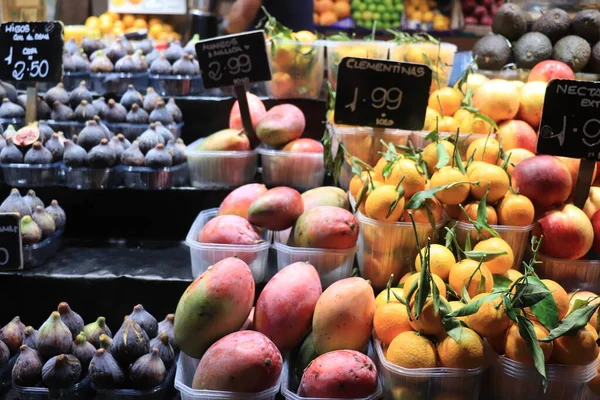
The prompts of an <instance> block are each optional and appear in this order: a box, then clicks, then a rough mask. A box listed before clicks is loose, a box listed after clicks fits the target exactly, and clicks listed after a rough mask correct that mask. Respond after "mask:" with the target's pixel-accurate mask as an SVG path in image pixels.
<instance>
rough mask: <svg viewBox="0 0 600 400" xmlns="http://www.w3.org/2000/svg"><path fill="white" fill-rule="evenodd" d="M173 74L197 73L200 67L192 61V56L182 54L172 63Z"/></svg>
mask: <svg viewBox="0 0 600 400" xmlns="http://www.w3.org/2000/svg"><path fill="white" fill-rule="evenodd" d="M172 73H173V74H174V75H198V74H199V73H200V68H199V67H198V64H197V63H195V62H194V57H193V56H190V55H184V56H183V57H181V58H180V59H179V60H177V61H175V63H174V64H173V71H172Z"/></svg>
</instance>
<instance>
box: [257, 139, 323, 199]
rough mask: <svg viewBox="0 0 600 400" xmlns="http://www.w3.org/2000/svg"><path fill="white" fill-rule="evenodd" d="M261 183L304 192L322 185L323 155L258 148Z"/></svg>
mask: <svg viewBox="0 0 600 400" xmlns="http://www.w3.org/2000/svg"><path fill="white" fill-rule="evenodd" d="M257 151H258V154H260V159H261V164H262V181H263V183H264V184H265V185H267V186H290V187H293V188H296V189H298V190H301V191H304V190H308V189H312V188H315V187H318V186H321V185H322V184H323V178H324V177H325V167H324V164H323V153H295V152H290V151H281V150H271V149H265V148H260V147H259V148H258V149H257Z"/></svg>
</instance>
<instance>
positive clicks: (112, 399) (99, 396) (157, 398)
mask: <svg viewBox="0 0 600 400" xmlns="http://www.w3.org/2000/svg"><path fill="white" fill-rule="evenodd" d="M175 358H176V359H177V357H175ZM176 369H177V360H175V361H174V362H173V365H171V368H169V370H168V371H167V376H165V380H164V381H163V383H161V384H160V385H158V386H156V387H154V388H152V389H148V390H137V389H100V388H98V387H96V386H94V384H92V388H93V389H94V391H95V392H96V397H95V400H127V399H141V400H163V399H167V398H169V389H170V388H171V385H173V381H174V380H175V370H176Z"/></svg>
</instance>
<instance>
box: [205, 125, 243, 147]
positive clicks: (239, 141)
mask: <svg viewBox="0 0 600 400" xmlns="http://www.w3.org/2000/svg"><path fill="white" fill-rule="evenodd" d="M197 150H201V151H248V150H250V140H249V139H248V136H246V134H245V133H244V131H243V130H239V129H223V130H220V131H218V132H215V133H213V134H212V135H209V136H207V137H205V138H204V140H203V141H202V142H200V144H199V145H198V147H197Z"/></svg>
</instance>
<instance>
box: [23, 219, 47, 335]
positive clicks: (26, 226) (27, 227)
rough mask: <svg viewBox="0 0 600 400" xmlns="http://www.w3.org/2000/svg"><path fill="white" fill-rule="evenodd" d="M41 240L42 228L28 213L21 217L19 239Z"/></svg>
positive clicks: (26, 243)
mask: <svg viewBox="0 0 600 400" xmlns="http://www.w3.org/2000/svg"><path fill="white" fill-rule="evenodd" d="M41 240H42V230H41V229H40V227H39V226H38V224H36V223H35V222H33V219H32V218H31V216H30V215H26V216H24V217H23V218H21V241H22V242H23V244H24V245H29V244H35V243H39V242H40V241H41ZM36 347H37V345H36Z"/></svg>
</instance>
